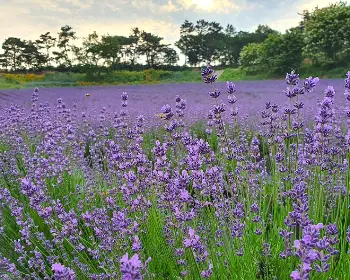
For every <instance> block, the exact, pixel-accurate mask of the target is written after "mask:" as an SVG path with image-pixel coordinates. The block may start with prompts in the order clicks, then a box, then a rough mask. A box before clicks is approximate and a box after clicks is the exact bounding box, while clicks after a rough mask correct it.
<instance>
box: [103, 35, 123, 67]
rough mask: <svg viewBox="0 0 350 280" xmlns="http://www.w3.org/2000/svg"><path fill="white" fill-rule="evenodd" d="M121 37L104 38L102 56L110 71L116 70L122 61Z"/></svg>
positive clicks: (106, 36) (108, 36)
mask: <svg viewBox="0 0 350 280" xmlns="http://www.w3.org/2000/svg"><path fill="white" fill-rule="evenodd" d="M119 39H120V38H119V36H111V35H105V36H102V39H101V43H100V56H101V58H102V59H104V62H105V64H106V65H107V66H109V67H110V69H111V70H112V71H113V70H116V69H117V65H118V63H119V61H120V51H121V45H120V41H119Z"/></svg>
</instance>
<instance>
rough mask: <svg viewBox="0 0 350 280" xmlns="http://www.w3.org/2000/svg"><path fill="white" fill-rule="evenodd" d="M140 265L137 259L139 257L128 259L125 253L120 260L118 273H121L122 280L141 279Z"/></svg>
mask: <svg viewBox="0 0 350 280" xmlns="http://www.w3.org/2000/svg"><path fill="white" fill-rule="evenodd" d="M141 268H142V263H141V261H140V259H139V255H138V254H135V255H133V256H132V257H131V259H129V256H128V253H126V254H125V255H124V256H123V257H122V258H121V260H120V272H121V273H122V275H123V276H122V279H123V280H139V279H142V277H141V272H140V270H141Z"/></svg>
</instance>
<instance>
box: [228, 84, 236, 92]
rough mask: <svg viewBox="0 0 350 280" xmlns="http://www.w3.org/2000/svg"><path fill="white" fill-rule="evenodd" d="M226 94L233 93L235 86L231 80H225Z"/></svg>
mask: <svg viewBox="0 0 350 280" xmlns="http://www.w3.org/2000/svg"><path fill="white" fill-rule="evenodd" d="M226 87H227V92H228V94H234V93H235V92H236V86H235V84H234V83H232V82H226Z"/></svg>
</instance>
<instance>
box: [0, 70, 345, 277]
mask: <svg viewBox="0 0 350 280" xmlns="http://www.w3.org/2000/svg"><path fill="white" fill-rule="evenodd" d="M201 75H202V79H203V82H204V83H205V84H206V85H203V86H208V87H209V88H208V91H209V98H208V96H207V99H208V103H207V104H210V105H208V107H207V109H208V111H207V123H206V125H205V123H204V124H203V123H202V122H200V123H196V124H194V125H192V126H189V125H188V124H189V123H190V120H189V119H188V114H190V111H191V108H190V106H189V102H188V100H187V98H186V100H187V101H186V100H185V99H184V98H183V96H182V97H180V96H173V100H168V103H167V104H165V105H163V106H161V105H160V106H159V108H158V112H159V113H158V114H157V116H158V120H159V123H160V124H161V125H159V126H157V127H152V129H150V126H148V123H147V122H148V120H147V118H146V117H145V116H144V113H146V108H145V112H144V111H142V112H140V111H138V113H142V115H141V114H139V115H136V116H135V115H132V114H130V111H129V110H130V108H131V107H132V103H133V96H132V95H130V96H129V95H128V94H127V93H126V92H122V93H121V95H120V94H118V96H117V97H118V98H119V99H120V103H119V104H120V105H119V107H118V105H115V106H114V107H113V108H114V109H113V110H114V112H110V111H109V109H108V107H109V106H108V105H109V104H106V107H104V106H103V107H100V108H82V109H81V110H80V107H79V106H80V104H79V103H78V104H68V103H65V102H67V100H66V99H65V98H57V100H56V101H55V102H54V104H51V103H49V102H42V99H41V95H39V90H38V89H35V90H34V92H33V94H32V96H31V99H30V104H31V106H30V108H29V110H27V109H26V108H23V107H22V106H20V105H8V106H5V107H4V109H2V111H1V113H0V120H1V122H0V171H1V174H0V278H1V279H47V280H48V279H62V280H63V279H65V280H68V279H96V280H97V279H98V280H100V279H124V280H136V279H203V278H205V279H207V278H208V279H293V280H301V279H303V280H304V279H347V278H348V277H349V275H350V268H349V265H348V264H349V262H350V254H349V253H350V252H349V251H350V250H349V248H350V247H349V246H350V245H349V243H350V219H349V217H350V184H349V182H350V167H349V161H350V132H348V131H350V129H349V127H348V131H347V130H346V129H344V128H346V125H347V122H346V121H347V120H348V119H350V113H349V112H350V110H349V109H348V110H347V111H345V112H343V111H338V112H337V111H336V109H335V108H336V107H335V103H336V100H337V99H338V98H342V102H343V101H344V103H345V102H350V97H349V95H350V93H349V91H350V72H348V73H347V74H346V79H345V87H344V88H345V95H346V96H345V98H344V97H338V95H337V94H336V91H335V89H334V88H333V87H331V86H328V87H327V88H326V89H325V90H324V94H323V96H320V98H319V100H314V107H316V108H317V109H316V110H312V112H313V113H314V115H313V116H312V117H307V116H309V115H310V111H309V109H308V107H307V106H306V105H305V104H304V102H305V100H306V99H307V98H308V97H309V96H310V94H312V93H315V90H316V88H317V87H318V84H319V79H318V78H313V77H309V78H307V79H306V80H305V81H304V82H302V81H301V78H300V77H299V75H298V74H296V73H295V72H291V73H288V74H287V75H286V79H285V82H286V89H285V91H284V94H283V93H281V94H280V95H281V96H282V98H284V99H285V100H286V102H284V103H283V104H279V102H276V101H272V100H271V101H269V100H268V98H269V97H264V103H263V104H264V106H263V108H261V109H262V111H261V113H260V115H261V121H260V123H259V124H258V125H257V126H255V127H254V124H255V122H254V121H253V119H252V118H249V117H248V119H244V118H245V117H244V115H243V113H244V112H242V111H244V110H240V111H239V112H240V113H238V108H239V106H240V104H241V102H242V99H243V96H239V95H240V94H241V93H240V86H238V85H237V89H238V90H237V89H236V85H235V84H233V83H232V82H227V83H226V88H220V86H223V87H225V85H220V84H219V85H218V84H216V80H217V75H216V74H215V71H214V70H213V68H212V67H210V66H209V65H208V66H207V67H204V68H203V69H202V72H201ZM236 95H237V97H236ZM129 97H130V98H129ZM223 97H224V98H223ZM28 98H29V97H28ZM84 98H86V99H90V100H91V98H92V96H90V95H89V96H88V95H86V96H85V97H84ZM205 98H206V97H205V92H204V93H203V99H205ZM221 99H223V100H226V102H227V104H226V103H225V102H224V101H223V100H221ZM209 102H212V103H209ZM309 102H310V101H309ZM130 105H131V106H130ZM92 107H93V106H92ZM349 108H350V106H349ZM91 112H94V114H92V115H90V113H91ZM339 116H341V117H339ZM243 119H244V121H243ZM349 124H350V122H349Z"/></svg>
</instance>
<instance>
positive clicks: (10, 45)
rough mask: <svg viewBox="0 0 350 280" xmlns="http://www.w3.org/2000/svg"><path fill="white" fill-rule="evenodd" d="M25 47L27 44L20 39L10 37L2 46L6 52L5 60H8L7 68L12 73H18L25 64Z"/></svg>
mask: <svg viewBox="0 0 350 280" xmlns="http://www.w3.org/2000/svg"><path fill="white" fill-rule="evenodd" d="M24 47H25V42H24V41H22V40H21V39H20V38H15V37H9V38H7V39H6V40H5V42H4V43H3V44H2V49H3V51H4V54H3V59H5V60H6V63H3V65H6V67H9V68H10V69H11V70H12V71H17V70H19V69H20V68H21V67H22V63H23V56H22V54H23V50H24Z"/></svg>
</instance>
